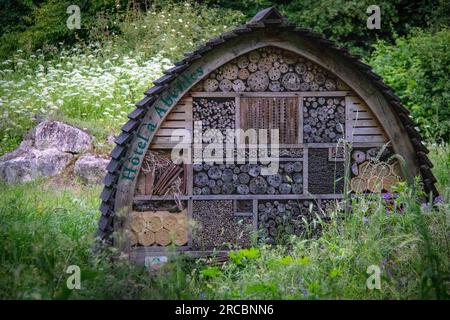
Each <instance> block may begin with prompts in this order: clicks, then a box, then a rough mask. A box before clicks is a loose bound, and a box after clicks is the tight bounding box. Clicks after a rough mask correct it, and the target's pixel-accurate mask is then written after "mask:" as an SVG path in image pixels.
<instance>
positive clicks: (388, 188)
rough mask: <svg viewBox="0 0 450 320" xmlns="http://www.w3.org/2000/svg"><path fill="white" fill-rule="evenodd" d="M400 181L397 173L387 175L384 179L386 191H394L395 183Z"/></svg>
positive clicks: (383, 184) (383, 183)
mask: <svg viewBox="0 0 450 320" xmlns="http://www.w3.org/2000/svg"><path fill="white" fill-rule="evenodd" d="M399 181H400V179H399V178H398V177H397V176H395V175H389V176H387V177H384V178H383V179H382V186H383V189H384V190H386V191H389V192H391V191H392V186H393V185H394V184H396V183H397V182H399Z"/></svg>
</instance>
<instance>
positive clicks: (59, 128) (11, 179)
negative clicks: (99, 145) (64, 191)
mask: <svg viewBox="0 0 450 320" xmlns="http://www.w3.org/2000/svg"><path fill="white" fill-rule="evenodd" d="M91 147H92V138H91V136H89V135H88V134H87V133H85V132H84V131H82V130H80V129H78V128H75V127H72V126H69V125H67V124H65V123H62V122H58V121H43V122H41V123H40V124H38V125H37V126H36V127H35V128H34V129H33V130H31V131H30V132H29V133H28V135H27V136H26V137H25V140H24V141H22V143H21V144H20V146H19V147H18V148H17V149H16V150H14V151H12V152H9V153H7V154H5V155H3V156H2V157H0V180H3V181H5V182H7V183H20V182H27V181H31V180H34V179H36V178H39V177H51V176H55V175H58V174H61V173H62V172H63V171H64V169H65V168H66V167H67V165H68V164H69V163H70V162H71V161H72V160H73V159H74V154H79V153H82V152H85V151H87V150H89V149H91ZM105 161H106V162H107V160H105Z"/></svg>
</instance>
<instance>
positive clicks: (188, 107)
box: [150, 96, 192, 149]
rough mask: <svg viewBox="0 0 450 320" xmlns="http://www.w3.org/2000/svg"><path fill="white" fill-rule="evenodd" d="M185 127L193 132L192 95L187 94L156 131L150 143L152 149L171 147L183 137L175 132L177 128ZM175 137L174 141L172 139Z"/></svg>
mask: <svg viewBox="0 0 450 320" xmlns="http://www.w3.org/2000/svg"><path fill="white" fill-rule="evenodd" d="M179 129H185V130H188V132H190V134H192V97H189V96H186V97H184V98H183V99H181V100H180V101H179V102H178V103H177V105H176V106H175V107H174V108H173V109H172V110H171V111H170V113H169V114H168V115H167V117H166V119H165V120H164V121H163V122H162V123H161V126H160V127H159V129H158V130H157V131H156V134H155V137H154V138H153V140H152V144H151V145H150V148H151V149H171V148H173V147H174V146H175V145H176V144H177V143H179V142H181V141H182V139H183V136H182V135H176V134H174V131H175V130H179ZM171 137H173V138H174V139H173V141H172V139H171Z"/></svg>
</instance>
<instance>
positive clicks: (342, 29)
mask: <svg viewBox="0 0 450 320" xmlns="http://www.w3.org/2000/svg"><path fill="white" fill-rule="evenodd" d="M74 3H76V4H78V5H79V6H80V8H81V11H82V28H81V29H80V30H69V29H67V27H66V19H67V17H68V14H66V8H67V6H68V5H70V4H74ZM273 3H275V2H272V1H268V0H252V1H227V0H219V1H213V0H210V1H203V2H202V4H201V5H199V4H197V3H195V2H185V1H164V0H157V1H146V0H92V1H83V0H81V1H59V0H19V1H17V0H6V1H2V2H1V4H0V21H1V23H0V111H1V113H0V155H2V154H4V153H6V152H8V151H10V150H13V149H14V148H15V147H16V146H17V145H18V144H19V143H20V141H21V140H22V138H23V136H24V134H25V133H26V132H27V131H28V130H29V129H30V128H31V127H32V126H33V125H34V124H35V123H36V121H37V120H38V119H41V118H50V119H61V120H64V121H66V122H68V123H71V124H74V125H77V126H79V127H81V128H84V129H86V130H87V131H89V132H90V133H91V134H93V135H94V136H95V138H96V141H95V147H96V149H97V150H98V151H107V150H109V149H110V146H109V145H107V143H106V138H107V136H108V135H110V134H113V133H116V132H117V131H118V128H119V127H120V125H121V124H123V123H124V122H125V119H126V114H127V113H128V112H130V111H131V110H132V109H133V103H134V102H135V101H137V100H139V99H140V98H141V96H142V92H143V91H144V90H145V89H147V88H148V87H149V86H150V84H151V81H152V80H154V79H156V78H158V77H159V76H160V75H161V74H162V70H163V69H164V68H166V67H168V66H169V65H171V64H172V63H173V62H174V61H175V60H176V59H179V58H180V57H181V56H182V54H183V52H185V51H189V50H192V48H194V47H195V46H197V45H198V44H200V43H202V42H204V41H205V40H207V39H209V38H211V37H213V36H214V35H216V34H218V33H221V32H223V31H226V30H229V29H231V28H233V27H234V26H236V25H238V24H240V23H243V22H245V21H246V20H247V19H248V18H249V17H250V16H252V15H253V14H254V13H256V12H257V11H258V10H260V9H261V8H264V7H267V6H270V5H272V4H273ZM369 4H372V3H371V2H370V1H354V2H350V1H331V0H317V1H310V0H296V1H277V6H278V8H279V9H280V10H281V11H282V12H283V13H284V14H285V15H287V16H288V17H289V18H290V20H291V21H293V22H296V23H298V24H299V25H302V26H306V27H311V28H313V29H315V30H317V31H321V32H324V33H325V34H326V35H328V36H329V37H331V38H333V39H334V40H336V41H338V42H339V43H341V44H344V45H345V46H347V47H350V49H351V50H352V51H353V52H355V53H359V54H362V55H363V59H364V60H365V61H366V62H367V63H369V64H370V65H372V66H373V67H374V68H375V70H376V71H377V72H378V73H379V74H380V75H381V76H383V77H384V79H385V81H386V82H387V83H388V84H389V85H391V86H392V87H393V88H394V90H395V92H396V93H397V95H399V96H400V97H401V99H402V101H403V103H404V104H405V106H406V107H407V108H409V109H410V110H411V112H412V116H413V118H414V119H415V120H416V122H417V123H418V125H419V127H420V129H421V131H422V133H423V134H424V136H425V137H426V138H427V140H429V145H430V148H431V149H432V153H431V156H432V161H433V163H434V164H435V168H434V169H433V170H434V172H435V174H436V176H437V177H438V179H439V182H438V187H439V190H440V192H441V193H442V196H443V203H438V204H437V205H436V206H435V207H432V206H429V205H424V206H420V205H418V204H417V202H416V201H415V200H416V199H417V197H418V196H419V195H418V194H417V191H414V189H412V188H409V187H408V188H407V187H405V186H399V188H400V189H399V190H398V191H399V192H398V195H399V197H398V198H397V199H396V200H390V202H386V200H384V199H380V198H372V199H367V198H357V199H355V200H354V203H353V204H352V209H353V210H352V214H351V215H350V216H345V219H341V218H342V217H344V215H345V212H343V211H336V212H334V213H333V219H332V220H331V223H327V224H324V229H325V230H324V232H323V234H322V236H321V237H320V238H319V239H318V240H317V241H309V240H306V239H294V238H293V239H291V243H292V245H291V246H289V247H269V246H266V245H263V244H262V243H257V242H255V243H254V247H253V248H252V249H248V250H241V251H238V252H236V253H234V254H232V255H231V256H230V261H229V262H227V263H226V264H224V265H211V264H209V263H208V262H209V261H204V260H199V261H189V260H185V259H182V258H176V259H175V260H174V261H172V262H171V263H169V264H167V265H165V266H164V268H163V269H162V270H159V271H153V272H152V274H151V276H149V274H148V271H147V270H145V269H143V268H139V267H136V266H130V265H128V264H127V263H126V262H125V261H122V260H120V259H119V261H121V262H115V263H111V260H110V259H111V257H116V258H117V256H116V255H117V253H116V252H114V250H110V252H103V253H102V254H99V255H93V254H92V252H91V249H92V242H93V233H94V231H95V228H96V223H97V219H98V205H99V200H98V194H99V192H100V190H99V189H98V188H97V187H85V186H80V185H78V184H77V183H73V182H70V183H69V181H53V180H50V181H37V182H33V183H29V184H24V185H17V186H6V185H0V190H2V191H1V200H0V247H1V248H2V250H0V298H25V299H39V298H194V299H196V298H286V299H297V298H305V299H316V298H318V299H322V298H392V299H398V298H401V299H408V298H436V297H440V298H442V297H446V294H448V291H447V293H446V290H448V288H445V284H446V283H447V284H448V281H449V265H448V263H449V261H448V257H449V254H450V252H449V251H448V250H449V249H448V248H449V246H448V243H449V242H448V225H447V224H448V223H447V220H446V219H448V216H449V214H450V207H449V204H448V203H449V201H450V148H449V145H448V144H446V142H448V141H449V139H450V104H449V100H450V99H449V98H450V97H449V92H450V90H449V89H450V88H449V74H450V70H449V65H450V50H449V49H450V48H449V43H450V41H449V40H450V30H449V28H448V27H449V21H448V19H449V17H450V9H449V8H450V6H449V4H448V1H445V0H437V1H430V0H423V1H414V2H410V1H404V0H395V1H379V3H378V4H379V5H380V7H381V8H382V29H381V30H379V31H370V30H367V29H366V19H367V13H366V8H367V6H368V5H369ZM99 124H101V125H99ZM55 184H57V186H58V188H56V186H55ZM61 185H64V186H65V187H61ZM48 190H52V192H48ZM55 190H57V191H55ZM393 204H395V205H393ZM70 264H76V265H79V266H80V267H81V270H82V279H83V282H82V290H80V291H68V290H67V288H66V285H65V279H66V278H67V274H66V273H65V270H66V268H67V266H68V265H70ZM372 264H375V265H379V266H381V268H382V275H383V276H382V290H367V288H366V286H365V282H366V279H367V274H366V270H367V267H368V266H369V265H372ZM281 269H282V270H283V272H280V270H281ZM255 275H257V276H255Z"/></svg>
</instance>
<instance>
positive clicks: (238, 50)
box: [98, 8, 437, 243]
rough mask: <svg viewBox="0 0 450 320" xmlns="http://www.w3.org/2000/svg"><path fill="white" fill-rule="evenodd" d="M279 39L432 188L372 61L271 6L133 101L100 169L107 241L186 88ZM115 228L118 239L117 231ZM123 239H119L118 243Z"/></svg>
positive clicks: (426, 164)
mask: <svg viewBox="0 0 450 320" xmlns="http://www.w3.org/2000/svg"><path fill="white" fill-rule="evenodd" d="M269 46H270V47H276V48H281V49H284V50H288V51H290V52H293V53H295V54H297V55H299V56H302V57H304V58H306V59H308V60H310V61H312V62H314V63H315V64H317V65H319V66H321V67H322V68H324V69H325V70H327V71H328V72H330V73H332V74H334V75H335V76H336V77H338V78H339V79H341V80H342V81H344V82H345V83H346V84H347V85H348V86H349V87H350V88H351V90H352V91H353V92H354V93H355V94H356V95H357V96H358V97H359V98H360V99H361V100H362V101H364V103H365V104H366V105H367V106H368V108H369V109H370V111H371V112H372V113H373V114H374V116H375V118H376V119H378V121H380V122H381V123H382V127H383V129H384V131H385V133H386V135H387V137H388V140H389V141H391V143H392V147H393V150H394V152H395V153H398V154H400V155H402V156H403V157H404V158H405V160H406V163H407V168H408V170H409V175H411V176H416V175H418V174H421V175H422V179H423V182H424V187H425V190H426V191H427V192H431V193H433V194H434V195H436V194H437V191H436V189H435V187H434V182H435V178H434V177H433V175H432V173H431V167H432V165H431V163H430V161H429V160H428V158H427V156H426V153H427V152H428V151H427V150H426V148H425V147H424V146H423V144H422V142H421V137H420V135H419V134H418V133H417V131H416V130H415V127H414V123H413V122H412V120H411V119H410V118H409V116H408V111H407V110H406V109H405V108H404V107H402V105H401V103H400V101H399V99H398V98H397V97H396V96H395V95H394V94H393V93H392V91H391V90H390V89H389V88H388V87H387V86H386V85H384V83H383V82H382V80H381V78H380V77H378V76H377V75H375V74H374V73H373V72H372V71H371V68H370V67H369V66H367V65H365V64H363V63H361V62H360V61H359V60H358V59H357V58H355V57H354V56H351V55H350V54H349V53H348V51H346V50H345V49H342V48H339V47H337V46H336V45H334V44H333V43H332V42H331V41H329V40H327V39H325V38H324V37H323V35H320V34H316V33H313V32H311V31H309V30H306V29H301V28H297V27H295V26H294V25H292V24H290V23H288V22H286V21H285V20H284V19H283V18H282V17H281V15H280V14H279V13H278V12H277V11H276V10H275V9H273V8H269V9H266V10H263V11H261V12H260V13H258V14H257V15H256V16H255V17H254V18H253V19H252V20H251V21H250V22H249V23H248V24H246V25H245V26H242V27H239V28H237V29H235V30H233V31H232V32H228V33H225V34H222V35H221V36H219V37H217V38H215V39H212V40H211V41H209V42H207V43H206V44H205V45H204V46H202V47H201V48H199V49H197V50H196V51H194V52H192V53H189V54H187V55H186V58H185V59H184V60H182V61H180V62H178V63H176V64H175V66H174V67H173V68H171V69H169V70H166V71H165V75H164V76H163V77H162V78H160V79H158V80H156V81H155V82H154V84H155V86H154V87H152V88H150V89H149V90H147V91H146V92H145V94H146V97H145V98H144V99H143V100H142V101H140V102H139V103H137V104H136V106H137V109H136V110H135V111H133V112H132V113H131V114H130V115H129V118H130V120H129V122H127V123H126V124H125V125H124V126H123V127H122V133H121V134H120V135H119V136H118V138H117V139H116V143H117V146H116V148H115V149H114V150H113V151H112V153H111V157H112V160H111V163H110V165H109V166H108V174H107V176H106V177H105V181H104V182H105V188H104V190H103V192H102V195H101V198H102V205H101V207H100V211H101V212H102V217H101V219H100V221H99V233H98V235H99V236H100V237H101V238H103V239H109V240H110V241H112V238H111V235H112V232H113V231H114V230H119V229H121V228H123V227H124V225H123V223H124V221H126V219H120V217H126V216H127V215H128V213H129V212H131V210H132V202H133V193H134V190H135V188H136V182H137V178H138V174H139V172H140V170H141V166H142V161H143V157H144V155H145V154H146V152H147V151H148V148H149V147H150V144H151V142H152V140H153V138H154V136H155V134H156V132H157V131H158V130H159V128H160V126H161V124H162V123H163V122H164V121H165V119H166V117H167V116H168V115H169V114H170V112H171V111H172V110H173V109H174V108H175V106H176V105H177V103H179V101H180V99H182V98H183V97H184V96H186V94H188V93H189V92H190V90H191V89H192V88H193V87H194V86H195V85H196V84H197V83H199V82H200V81H202V80H203V79H204V78H205V77H206V76H207V75H208V74H210V73H211V72H213V71H214V70H216V69H218V68H219V67H221V66H223V65H224V64H226V63H228V62H229V61H231V60H233V59H235V58H236V57H239V56H242V55H244V54H247V53H249V52H251V51H253V50H256V49H259V48H264V47H269ZM118 237H119V236H118V235H116V236H115V240H117V239H118ZM119 242H120V243H122V242H121V241H117V242H116V243H119Z"/></svg>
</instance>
